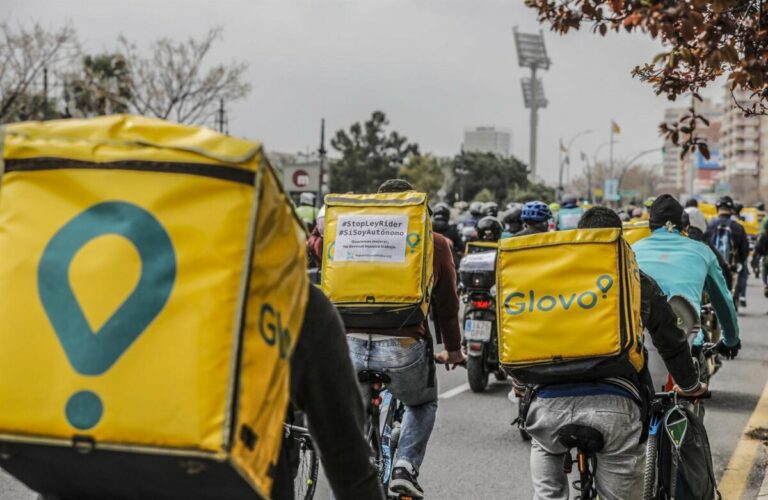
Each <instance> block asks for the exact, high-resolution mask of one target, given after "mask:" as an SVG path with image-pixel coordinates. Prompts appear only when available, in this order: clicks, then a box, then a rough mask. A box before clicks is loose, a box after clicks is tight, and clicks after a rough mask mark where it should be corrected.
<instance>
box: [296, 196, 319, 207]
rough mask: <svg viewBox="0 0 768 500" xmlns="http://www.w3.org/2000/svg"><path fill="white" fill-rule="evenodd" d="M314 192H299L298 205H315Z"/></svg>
mask: <svg viewBox="0 0 768 500" xmlns="http://www.w3.org/2000/svg"><path fill="white" fill-rule="evenodd" d="M315 198H317V197H316V196H315V193H301V194H300V195H299V205H310V206H313V207H314V206H315Z"/></svg>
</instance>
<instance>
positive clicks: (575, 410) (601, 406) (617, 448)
mask: <svg viewBox="0 0 768 500" xmlns="http://www.w3.org/2000/svg"><path fill="white" fill-rule="evenodd" d="M566 424H579V425H587V426H590V427H593V428H595V429H597V430H598V431H600V432H601V433H602V435H603V439H604V440H605V446H604V448H603V450H602V451H601V452H600V453H598V454H597V471H593V472H594V475H595V487H596V488H597V493H598V495H599V496H600V499H601V500H629V499H634V498H642V495H643V491H642V490H643V465H644V460H645V445H644V444H643V445H641V444H640V433H641V432H642V423H641V421H640V410H639V408H638V406H637V404H636V403H635V402H634V401H632V400H631V399H629V398H625V397H622V396H613V395H598V396H575V397H564V398H547V399H545V398H536V399H535V400H534V401H533V402H532V403H531V407H530V409H529V411H528V418H527V419H526V429H527V430H528V433H529V434H530V435H531V437H532V438H533V442H532V446H531V476H532V478H533V490H534V494H533V498H534V500H568V498H570V496H569V495H570V492H569V484H568V476H566V474H565V473H564V472H563V457H564V454H565V452H566V448H565V447H564V446H563V445H562V444H560V443H559V442H558V441H557V431H558V430H559V429H560V428H561V427H562V426H564V425H566ZM574 458H575V451H574ZM575 469H576V467H575V466H574V470H575Z"/></svg>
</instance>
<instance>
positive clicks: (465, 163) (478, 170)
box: [451, 153, 528, 203]
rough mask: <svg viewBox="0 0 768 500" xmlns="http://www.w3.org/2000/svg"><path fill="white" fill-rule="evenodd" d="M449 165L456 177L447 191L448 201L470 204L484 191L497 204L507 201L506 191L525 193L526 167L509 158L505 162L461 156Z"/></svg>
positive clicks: (479, 155) (492, 156)
mask: <svg viewBox="0 0 768 500" xmlns="http://www.w3.org/2000/svg"><path fill="white" fill-rule="evenodd" d="M452 163H453V171H454V172H455V173H456V179H455V182H454V183H453V186H452V189H451V198H452V199H453V198H454V197H455V196H456V195H458V199H463V200H473V199H475V197H476V196H477V195H478V193H480V191H482V190H484V189H487V190H488V191H489V193H490V195H491V200H493V201H496V202H497V203H501V202H503V201H504V200H505V199H506V198H507V193H508V192H509V190H511V189H525V188H526V187H527V186H528V169H527V167H526V166H525V165H524V164H523V163H522V162H520V161H519V160H518V159H516V158H513V157H510V158H505V157H502V156H498V155H495V154H493V153H462V154H460V155H457V156H456V157H455V158H454V159H453V161H452ZM461 172H463V173H461ZM491 200H488V201H491Z"/></svg>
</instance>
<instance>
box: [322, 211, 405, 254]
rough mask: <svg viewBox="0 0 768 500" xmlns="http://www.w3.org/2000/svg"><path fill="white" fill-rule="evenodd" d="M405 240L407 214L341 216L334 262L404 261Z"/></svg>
mask: <svg viewBox="0 0 768 500" xmlns="http://www.w3.org/2000/svg"><path fill="white" fill-rule="evenodd" d="M407 237H408V216H407V215H342V216H339V219H338V221H337V223H336V246H335V249H334V252H335V254H334V256H333V260H335V261H337V262H339V261H347V262H405V246H406V239H407Z"/></svg>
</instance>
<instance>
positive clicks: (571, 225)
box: [557, 207, 584, 231]
mask: <svg viewBox="0 0 768 500" xmlns="http://www.w3.org/2000/svg"><path fill="white" fill-rule="evenodd" d="M582 215H584V209H583V208H581V207H570V208H561V209H560V210H559V211H558V212H557V230H558V231H563V230H565V229H576V227H577V226H578V225H579V220H581V216H582Z"/></svg>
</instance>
